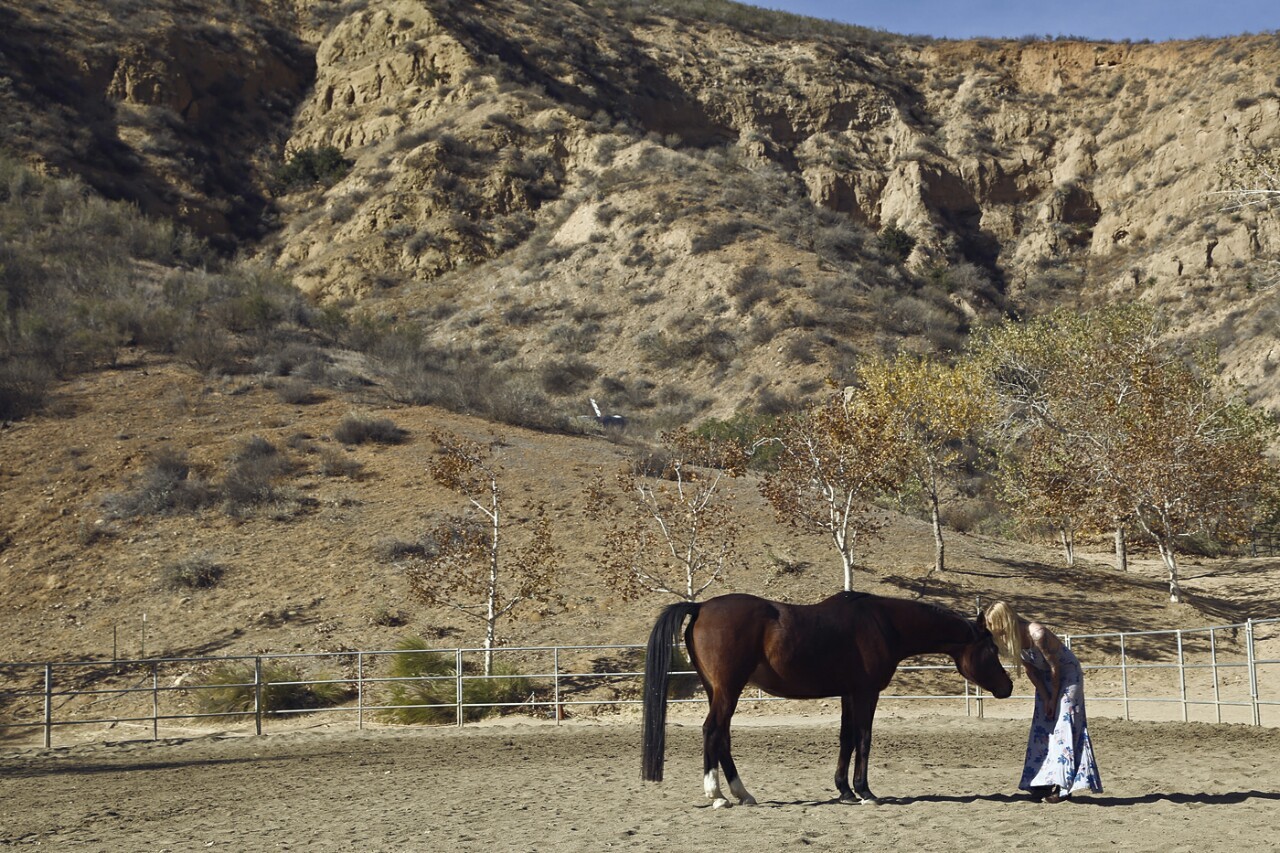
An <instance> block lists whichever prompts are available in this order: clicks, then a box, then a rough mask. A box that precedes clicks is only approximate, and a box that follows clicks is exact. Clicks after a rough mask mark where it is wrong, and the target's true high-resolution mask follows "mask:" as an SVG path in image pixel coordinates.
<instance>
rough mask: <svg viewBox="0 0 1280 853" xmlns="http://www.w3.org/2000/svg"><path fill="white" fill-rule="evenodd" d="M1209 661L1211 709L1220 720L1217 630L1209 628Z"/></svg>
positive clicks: (1219, 720) (1220, 703) (1220, 701)
mask: <svg viewBox="0 0 1280 853" xmlns="http://www.w3.org/2000/svg"><path fill="white" fill-rule="evenodd" d="M1209 661H1210V663H1211V665H1212V670H1213V710H1214V711H1215V713H1216V719H1217V721H1218V722H1219V723H1220V722H1222V697H1221V696H1220V695H1219V694H1218V632H1217V631H1216V630H1215V629H1213V628H1210V629H1209Z"/></svg>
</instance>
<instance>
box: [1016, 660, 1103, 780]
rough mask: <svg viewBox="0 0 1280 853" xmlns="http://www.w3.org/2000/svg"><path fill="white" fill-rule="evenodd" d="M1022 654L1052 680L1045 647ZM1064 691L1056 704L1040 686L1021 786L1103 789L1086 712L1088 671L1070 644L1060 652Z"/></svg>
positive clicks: (1041, 674)
mask: <svg viewBox="0 0 1280 853" xmlns="http://www.w3.org/2000/svg"><path fill="white" fill-rule="evenodd" d="M1022 660H1023V661H1024V662H1026V663H1027V664H1028V665H1029V666H1030V667H1031V668H1032V669H1034V670H1036V673H1037V674H1038V675H1040V677H1041V678H1043V679H1044V683H1045V684H1047V685H1052V683H1053V682H1052V676H1051V673H1050V671H1049V663H1048V661H1046V660H1045V657H1044V654H1043V653H1042V652H1041V651H1040V649H1038V648H1036V647H1034V646H1032V647H1031V648H1028V649H1023V651H1022ZM1058 677H1059V685H1060V693H1059V696H1058V704H1057V707H1055V708H1046V707H1045V704H1044V698H1043V697H1042V696H1041V695H1040V691H1038V690H1037V691H1036V710H1035V715H1034V716H1033V717H1032V719H1031V736H1030V738H1029V739H1028V740H1027V758H1026V761H1025V763H1024V764H1023V768H1022V781H1021V782H1020V783H1019V784H1018V787H1019V788H1021V789H1023V790H1024V791H1029V790H1031V789H1032V788H1037V787H1045V786H1049V785H1057V786H1058V788H1059V789H1061V792H1062V794H1063V796H1066V795H1068V794H1070V793H1072V792H1075V791H1083V790H1085V789H1088V790H1090V791H1094V792H1098V791H1101V790H1102V776H1101V775H1099V773H1098V763H1097V762H1096V761H1095V760H1094V757H1093V744H1092V742H1090V740H1089V728H1088V725H1087V723H1086V720H1085V714H1084V672H1083V670H1081V668H1080V661H1079V660H1077V659H1076V656H1075V655H1074V654H1072V653H1071V650H1070V649H1068V648H1067V647H1066V646H1065V645H1064V646H1062V651H1061V652H1060V653H1059V655H1058Z"/></svg>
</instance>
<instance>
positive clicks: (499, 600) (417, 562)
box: [406, 432, 560, 675]
mask: <svg viewBox="0 0 1280 853" xmlns="http://www.w3.org/2000/svg"><path fill="white" fill-rule="evenodd" d="M431 437H432V439H433V440H434V441H435V442H436V443H437V444H438V445H439V450H438V452H437V454H436V456H435V457H434V458H433V459H432V461H431V463H430V473H431V476H432V479H434V480H435V481H436V482H437V483H439V484H440V485H442V486H444V487H445V488H447V489H449V490H451V491H453V492H455V493H457V494H458V495H460V496H462V497H463V498H465V499H466V501H467V504H468V506H469V510H470V512H469V513H467V514H461V515H457V516H453V517H451V518H449V519H446V520H445V521H444V522H443V523H441V524H439V525H438V526H437V527H436V529H435V530H433V531H432V532H431V534H430V535H429V537H428V542H429V544H430V547H429V549H428V553H427V554H426V555H425V556H423V557H419V558H414V559H413V560H412V561H411V562H410V564H409V565H408V567H407V572H406V573H407V575H408V578H409V586H410V589H411V590H412V592H413V593H414V595H416V596H417V597H418V598H419V599H420V600H422V601H424V602H426V603H427V604H431V605H435V606H441V607H448V608H450V609H453V610H455V611H457V612H458V613H460V614H462V615H464V616H466V617H467V618H469V619H473V620H476V621H479V622H481V623H482V624H483V625H484V649H485V661H484V669H485V675H489V674H491V673H492V670H493V649H494V647H495V646H496V645H497V644H498V642H499V641H500V637H499V636H498V623H499V622H500V621H501V620H502V619H504V618H506V617H508V616H510V615H511V614H512V613H513V612H514V611H515V610H516V609H517V608H519V607H521V606H522V605H525V604H528V603H537V602H540V603H544V604H545V603H550V602H553V601H555V600H556V597H557V593H556V591H555V588H554V580H555V577H556V575H557V574H558V573H559V570H560V551H559V549H558V548H556V547H555V545H554V544H553V543H552V540H551V530H550V525H549V524H548V522H547V518H546V515H545V512H544V510H543V508H542V507H541V506H540V505H539V506H535V507H534V508H533V510H532V512H531V513H530V514H529V518H528V519H527V520H524V521H522V522H519V523H516V524H514V525H509V522H508V521H507V519H506V518H505V516H504V514H503V510H504V506H503V496H502V489H501V483H500V469H499V468H498V466H497V465H496V464H495V463H494V461H493V455H494V446H493V445H489V446H483V445H481V444H479V443H477V442H474V441H471V440H469V439H465V438H462V437H461V436H457V435H453V434H451V433H446V432H437V433H433V434H432V436H431ZM509 526H514V527H515V528H516V529H517V530H518V531H519V532H518V533H517V536H518V541H520V543H521V544H520V547H519V548H518V549H508V548H507V546H506V536H507V533H508V532H509V530H508V527H509ZM509 550H510V551H511V553H510V554H508V551H509Z"/></svg>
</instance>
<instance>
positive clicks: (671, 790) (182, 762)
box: [0, 716, 1280, 853]
mask: <svg viewBox="0 0 1280 853" xmlns="http://www.w3.org/2000/svg"><path fill="white" fill-rule="evenodd" d="M1025 725H1026V723H1025V721H1022V720H995V719H976V718H974V719H966V718H963V717H951V718H948V717H943V716H922V717H916V718H904V717H893V716H890V717H885V718H884V719H882V720H880V721H879V723H878V726H877V730H876V742H875V746H874V750H873V755H872V761H871V783H872V789H873V790H874V791H876V793H877V795H878V796H880V797H882V798H883V799H884V803H883V804H882V805H881V806H879V807H871V806H848V805H841V804H839V803H837V802H835V801H834V800H833V795H834V787H833V785H832V781H831V776H832V772H833V769H834V763H835V743H836V729H835V727H834V726H833V725H832V724H830V723H829V722H827V721H825V720H823V721H814V720H807V721H793V722H792V724H788V725H779V724H777V722H776V721H772V722H771V721H765V720H760V721H752V722H749V723H746V722H745V721H744V725H741V726H738V727H736V729H735V738H734V748H735V752H736V756H737V758H738V765H739V768H740V770H741V772H742V774H743V779H744V781H745V782H746V784H747V786H748V788H749V789H750V790H751V791H752V793H754V794H755V796H756V797H757V798H758V799H759V801H760V804H759V805H758V806H756V807H734V808H730V809H725V810H712V809H710V808H708V807H707V806H706V800H704V799H703V797H702V791H701V788H702V782H701V753H700V749H701V746H700V734H699V727H698V726H697V724H696V723H693V722H688V723H682V724H680V725H672V726H671V727H670V730H669V735H668V745H667V773H666V781H665V782H663V783H662V784H660V785H655V784H646V783H642V782H641V781H640V779H639V763H640V762H639V727H638V726H637V725H635V724H633V723H620V722H611V723H602V724H601V723H597V724H592V723H585V722H578V723H569V724H565V725H562V726H554V725H552V724H544V725H540V724H535V723H528V722H525V723H518V724H492V725H480V726H474V727H468V728H465V729H461V730H458V729H445V728H440V729H425V730H404V729H395V730H390V729H384V730H376V731H364V732H353V731H350V730H347V731H303V732H291V733H285V734H271V735H268V736H265V737H261V738H255V737H243V736H233V737H227V736H204V737H197V738H192V739H188V740H171V741H160V742H154V743H153V742H148V741H135V742H128V743H117V744H94V745H81V746H74V747H69V748H65V749H54V750H34V749H25V750H11V751H9V752H8V753H7V754H5V755H3V760H2V761H0V803H3V807H2V809H0V812H2V814H3V818H2V819H0V846H7V845H9V844H14V845H21V844H24V843H27V844H36V843H41V844H67V845H75V846H77V847H78V848H79V849H87V850H124V849H137V850H141V849H146V850H152V851H163V850H173V851H177V850H192V849H201V848H213V849H216V848H224V849H237V850H246V849H256V850H309V851H339V850H342V851H347V850H376V851H383V850H450V851H452V850H477V851H489V850H494V851H539V850H547V851H550V850H553V849H554V850H556V851H563V850H581V851H600V850H673V849H679V850H686V851H687V850H775V849H788V848H800V847H806V846H811V845H816V846H817V847H819V848H825V849H864V848H866V849H877V850H938V851H942V850H945V851H952V850H955V849H957V848H965V847H970V846H973V845H974V843H975V842H978V844H977V846H978V847H980V848H988V849H1007V850H1020V849H1027V850H1038V851H1058V850H1061V851H1067V850H1071V851H1075V850H1081V849H1094V850H1100V849H1110V850H1131V851H1139V850H1142V851H1147V850H1165V851H1195V853H1204V851H1214V850H1233V849H1246V847H1247V846H1249V845H1250V844H1251V843H1253V842H1256V840H1257V834H1258V832H1259V831H1260V830H1261V829H1262V828H1264V827H1273V826H1277V825H1280V769H1278V768H1277V763H1276V758H1277V756H1280V730H1277V729H1273V728H1262V729H1259V728H1253V727H1247V726H1238V725H1236V726H1230V725H1228V726H1209V725H1204V724H1194V723H1192V724H1187V723H1136V722H1130V723H1126V722H1123V721H1118V720H1108V719H1098V720H1094V721H1093V722H1092V724H1091V730H1092V733H1093V736H1094V741H1095V746H1096V749H1097V754H1098V760H1099V763H1100V766H1101V770H1102V773H1103V781H1104V784H1105V786H1106V791H1105V793H1103V794H1098V795H1094V796H1079V797H1078V798H1077V801H1074V802H1068V803H1062V804H1059V805H1047V804H1035V803H1031V802H1029V801H1027V800H1026V799H1025V798H1024V797H1023V795H1021V794H1020V793H1019V792H1017V791H1016V790H1015V785H1016V783H1017V781H1018V774H1019V771H1020V765H1021V758H1022V751H1023V747H1024V745H1025V738H1026V729H1025ZM979 840H980V841H979ZM1255 846H1256V845H1255Z"/></svg>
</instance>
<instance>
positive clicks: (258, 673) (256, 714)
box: [253, 657, 262, 734]
mask: <svg viewBox="0 0 1280 853" xmlns="http://www.w3.org/2000/svg"><path fill="white" fill-rule="evenodd" d="M253 725H254V729H255V730H256V731H257V733H258V734H262V658H260V657H255V658H254V659H253Z"/></svg>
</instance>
